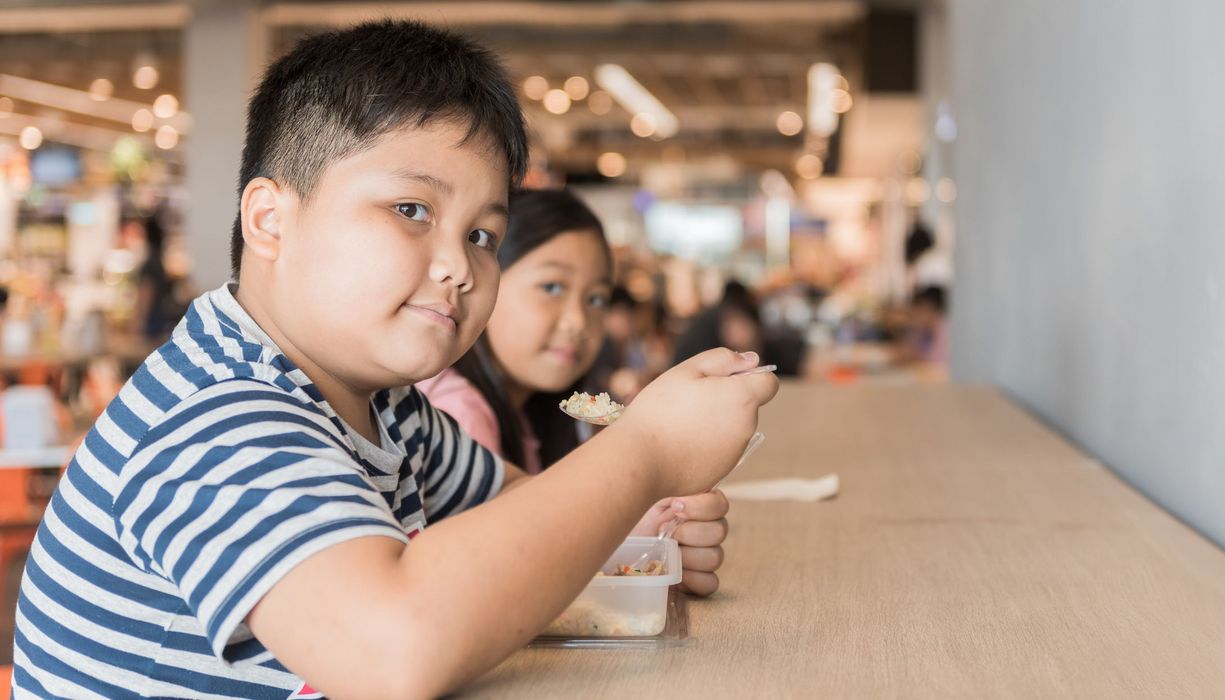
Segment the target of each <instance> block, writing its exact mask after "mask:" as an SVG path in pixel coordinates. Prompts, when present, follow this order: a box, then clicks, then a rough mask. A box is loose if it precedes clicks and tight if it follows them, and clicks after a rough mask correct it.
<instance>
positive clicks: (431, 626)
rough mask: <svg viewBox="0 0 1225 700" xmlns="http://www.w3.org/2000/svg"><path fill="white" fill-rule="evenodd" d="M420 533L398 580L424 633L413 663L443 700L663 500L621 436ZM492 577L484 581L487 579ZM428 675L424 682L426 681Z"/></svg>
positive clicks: (528, 630)
mask: <svg viewBox="0 0 1225 700" xmlns="http://www.w3.org/2000/svg"><path fill="white" fill-rule="evenodd" d="M605 432H606V433H607V434H606V435H605V436H602V437H601V438H598V439H593V440H592V441H591V442H589V443H588V444H587V445H584V446H583V447H581V448H579V449H578V450H576V451H575V452H573V453H571V454H570V455H569V456H568V457H567V458H565V459H563V460H562V461H561V462H559V463H557V464H556V465H554V466H553V467H551V468H550V469H549V470H548V471H547V472H546V473H544V474H542V475H540V476H537V477H534V478H530V479H528V478H523V479H519V480H517V485H516V487H515V488H514V489H513V490H512V491H511V492H509V493H505V494H504V495H503V496H501V497H499V498H497V499H495V500H493V501H491V502H489V503H487V504H485V505H483V506H481V507H479V508H475V509H472V510H470V511H468V512H465V513H463V514H461V515H459V516H456V517H454V518H448V519H447V520H446V521H444V522H441V523H439V524H438V525H435V526H433V527H431V528H429V529H428V530H427V531H426V532H425V533H423V534H422V536H420V537H418V538H417V539H415V540H414V541H413V544H412V546H410V547H408V548H406V549H405V550H404V554H403V556H402V557H401V563H400V571H401V572H402V574H403V576H404V578H405V579H406V581H407V582H408V583H407V586H406V588H407V589H408V590H411V591H412V594H411V597H412V598H413V599H415V600H417V601H428V604H425V605H420V604H419V605H418V606H415V607H414V610H413V613H414V617H415V618H416V619H414V620H413V627H415V628H416V629H419V630H428V634H427V635H424V636H423V639H422V643H423V644H424V645H425V648H423V649H421V650H420V652H419V653H415V654H414V659H415V660H420V662H421V664H422V666H423V667H425V668H430V669H432V670H434V671H438V672H439V676H437V680H438V681H439V683H440V685H439V686H438V687H434V688H429V689H428V691H429V692H431V693H433V692H446V691H448V690H452V689H454V688H456V687H458V686H459V685H461V684H462V683H464V682H466V681H468V680H471V679H472V678H474V677H475V676H477V675H479V674H480V673H482V672H484V671H486V670H488V669H489V668H491V667H492V666H493V665H494V664H496V663H497V662H498V661H500V660H501V659H503V658H504V657H505V656H506V655H507V654H509V653H510V652H512V651H513V650H515V649H517V648H519V647H521V646H522V645H523V644H525V643H526V642H527V641H528V640H530V639H531V637H532V636H533V635H535V634H536V633H537V632H538V631H539V629H540V628H542V627H543V626H544V625H545V624H547V623H548V622H549V620H550V619H552V617H553V616H555V615H557V614H558V613H560V612H561V610H562V609H563V608H564V607H565V605H566V604H567V603H568V602H569V601H570V600H571V599H573V598H574V596H576V595H577V594H578V593H579V591H581V590H582V588H583V586H585V585H586V584H587V582H588V581H590V578H591V575H592V574H593V573H594V572H595V571H596V569H597V568H598V567H599V566H600V565H601V564H602V563H603V562H604V560H605V559H606V558H607V557H608V555H609V554H611V553H612V551H613V550H614V549H615V548H616V547H617V545H618V544H620V543H621V541H622V540H623V538H624V537H625V534H626V533H627V532H629V531H630V529H631V528H632V527H633V526H634V523H636V522H637V521H638V519H639V518H640V517H641V516H642V513H643V512H644V511H645V510H646V509H647V508H649V507H650V505H651V504H652V503H654V502H655V501H656V500H658V498H659V497H660V495H661V494H659V493H657V490H658V489H657V487H656V485H655V483H654V479H653V478H652V466H651V465H650V463H649V462H648V460H649V459H650V458H649V456H648V455H646V454H637V452H638V451H639V449H638V446H637V445H635V444H634V442H635V441H633V440H632V439H630V436H629V434H628V431H626V434H625V435H618V434H616V432H615V431H612V430H610V431H605ZM491 572H492V573H491ZM431 675H433V674H431Z"/></svg>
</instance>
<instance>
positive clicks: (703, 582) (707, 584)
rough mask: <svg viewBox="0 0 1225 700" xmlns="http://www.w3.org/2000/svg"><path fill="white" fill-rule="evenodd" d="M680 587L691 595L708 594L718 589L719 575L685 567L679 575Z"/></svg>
mask: <svg viewBox="0 0 1225 700" xmlns="http://www.w3.org/2000/svg"><path fill="white" fill-rule="evenodd" d="M681 588H682V589H683V590H684V591H686V592H688V593H692V594H693V595H701V596H707V595H710V594H711V593H714V592H715V591H717V590H719V575H718V574H712V573H707V572H705V571H689V570H688V569H686V570H685V572H684V574H682V576H681Z"/></svg>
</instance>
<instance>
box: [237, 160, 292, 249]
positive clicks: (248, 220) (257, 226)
mask: <svg viewBox="0 0 1225 700" xmlns="http://www.w3.org/2000/svg"><path fill="white" fill-rule="evenodd" d="M288 194H289V193H288V192H287V191H285V190H282V189H281V187H280V186H279V185H277V184H276V182H274V181H272V180H270V179H268V178H266V177H257V178H254V179H252V180H251V181H250V182H248V183H247V186H246V187H244V188H243V190H242V200H241V202H240V206H241V210H240V211H241V212H242V238H243V242H244V243H245V244H246V246H247V249H248V250H250V251H251V252H252V253H254V254H255V255H256V257H259V258H263V259H264V260H267V261H269V262H271V261H273V260H276V259H277V258H278V257H279V256H280V254H281V233H282V226H283V222H284V221H285V219H286V214H287V213H288V211H287V210H288V205H289V202H287V201H285V199H286V196H287V195H288Z"/></svg>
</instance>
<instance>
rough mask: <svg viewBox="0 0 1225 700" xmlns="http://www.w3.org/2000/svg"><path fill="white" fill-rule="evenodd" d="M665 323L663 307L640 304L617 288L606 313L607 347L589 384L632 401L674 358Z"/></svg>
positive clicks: (623, 401)
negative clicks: (605, 388) (604, 388)
mask: <svg viewBox="0 0 1225 700" xmlns="http://www.w3.org/2000/svg"><path fill="white" fill-rule="evenodd" d="M665 321H666V312H664V310H663V308H662V306H661V305H659V304H650V303H640V302H638V301H637V300H636V299H634V297H633V295H631V294H630V293H629V291H628V290H626V289H625V288H624V287H621V286H617V287H614V288H613V292H612V295H611V297H610V298H609V302H608V310H607V311H606V312H605V314H604V344H603V346H602V347H601V348H600V354H599V355H598V356H597V357H596V361H595V364H594V365H593V366H592V368H591V372H589V374H588V382H587V384H588V385H590V386H591V387H607V390H608V393H609V394H611V395H612V397H613V398H614V399H616V400H618V401H620V402H622V403H628V402H630V401H633V400H634V397H635V396H637V395H638V392H639V391H641V390H642V388H643V387H644V386H646V385H647V384H649V383H650V382H651V380H652V379H654V378H655V377H657V376H659V375H660V374H662V373H663V372H664V370H666V369H667V368H668V366H669V362H670V361H671V359H672V344H671V340H670V339H669V337H668V334H667V331H666V328H665V325H666V324H665Z"/></svg>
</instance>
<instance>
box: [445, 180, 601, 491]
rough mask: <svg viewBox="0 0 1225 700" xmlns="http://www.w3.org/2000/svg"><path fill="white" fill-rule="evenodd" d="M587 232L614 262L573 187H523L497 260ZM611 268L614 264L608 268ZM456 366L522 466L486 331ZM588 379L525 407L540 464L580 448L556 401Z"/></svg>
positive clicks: (510, 260)
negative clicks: (481, 399)
mask: <svg viewBox="0 0 1225 700" xmlns="http://www.w3.org/2000/svg"><path fill="white" fill-rule="evenodd" d="M572 232H582V233H590V234H591V235H593V236H595V237H597V238H598V239H599V241H600V243H601V244H602V245H603V246H604V255H605V259H606V260H607V261H608V263H609V267H610V268H611V266H612V251H610V250H609V249H608V242H607V241H606V240H605V238H604V226H603V225H602V224H600V220H599V218H597V217H596V215H595V214H594V213H593V212H592V211H591V209H589V208H587V205H586V204H584V203H583V201H582V200H581V199H579V198H578V197H577V196H575V194H574V193H573V192H571V191H570V190H566V189H561V190H521V191H519V192H516V193H513V194H512V195H511V197H510V224H509V226H507V230H506V239H505V241H504V242H503V243H502V245H501V247H499V248H498V264H499V265H500V266H501V267H502V269H503V270H505V269H507V268H509V267H510V266H511V265H514V264H515V263H516V262H518V261H519V259H520V258H522V257H523V256H525V255H527V254H528V253H530V252H532V251H533V250H535V249H537V248H539V247H540V246H542V245H544V244H545V243H548V242H549V241H551V240H553V239H554V238H556V237H557V236H560V235H562V234H563V233H572ZM609 271H610V272H611V269H610V270H609ZM454 366H455V371H457V372H459V374H460V375H461V376H463V377H464V378H465V379H467V380H468V381H469V382H471V383H472V385H473V386H474V387H476V390H477V391H479V392H480V394H481V396H483V397H484V398H485V400H486V401H487V402H489V406H490V408H492V409H493V414H494V415H495V416H497V419H498V431H499V434H500V435H499V439H500V440H501V442H502V444H501V447H502V449H501V451H500V453H501V454H502V456H503V457H505V458H506V459H508V460H510V461H511V462H512V463H514V464H516V465H518V466H523V464H524V457H525V455H524V454H523V426H522V423H521V422H520V420H519V413H518V411H516V410H515V407H514V406H513V405H512V404H511V402H510V395H509V394H508V393H507V391H506V379H505V377H504V376H503V374H502V370H501V367H500V366H499V364H498V361H497V358H495V357H494V354H493V348H491V347H490V346H489V339H488V338H487V337H486V336H485V333H482V334H481V336H480V337H479V338H477V339H476V343H474V344H473V345H472V348H471V349H469V350H468V352H466V353H464V356H463V357H461V358H459V360H458V361H457V362H456V363H455V365H454ZM582 384H583V379H579V380H578V381H577V382H575V384H574V386H572V387H569V388H567V389H566V390H564V391H560V392H557V393H555V394H553V393H536V394H533V395H532V397H531V398H530V399H528V401H527V404H526V405H525V406H524V407H523V415H524V417H526V418H527V422H528V424H529V425H530V426H531V427H532V432H534V433H535V434H536V437H537V438H539V439H540V463H541V466H543V467H548V466H549V465H551V464H553V463H554V462H556V461H557V460H559V459H561V458H562V457H565V456H566V455H567V454H568V453H569V452H570V451H571V450H573V449H574V448H575V447H578V444H579V439H578V432H577V430H576V427H575V423H574V420H573V419H571V418H569V417H568V416H566V414H564V413H562V412H561V411H559V410H557V403H558V402H559V401H561V400H562V399H564V398H566V397H567V396H569V395H570V394H572V393H574V392H575V391H576V390H578V389H579V388H580V386H582Z"/></svg>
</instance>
